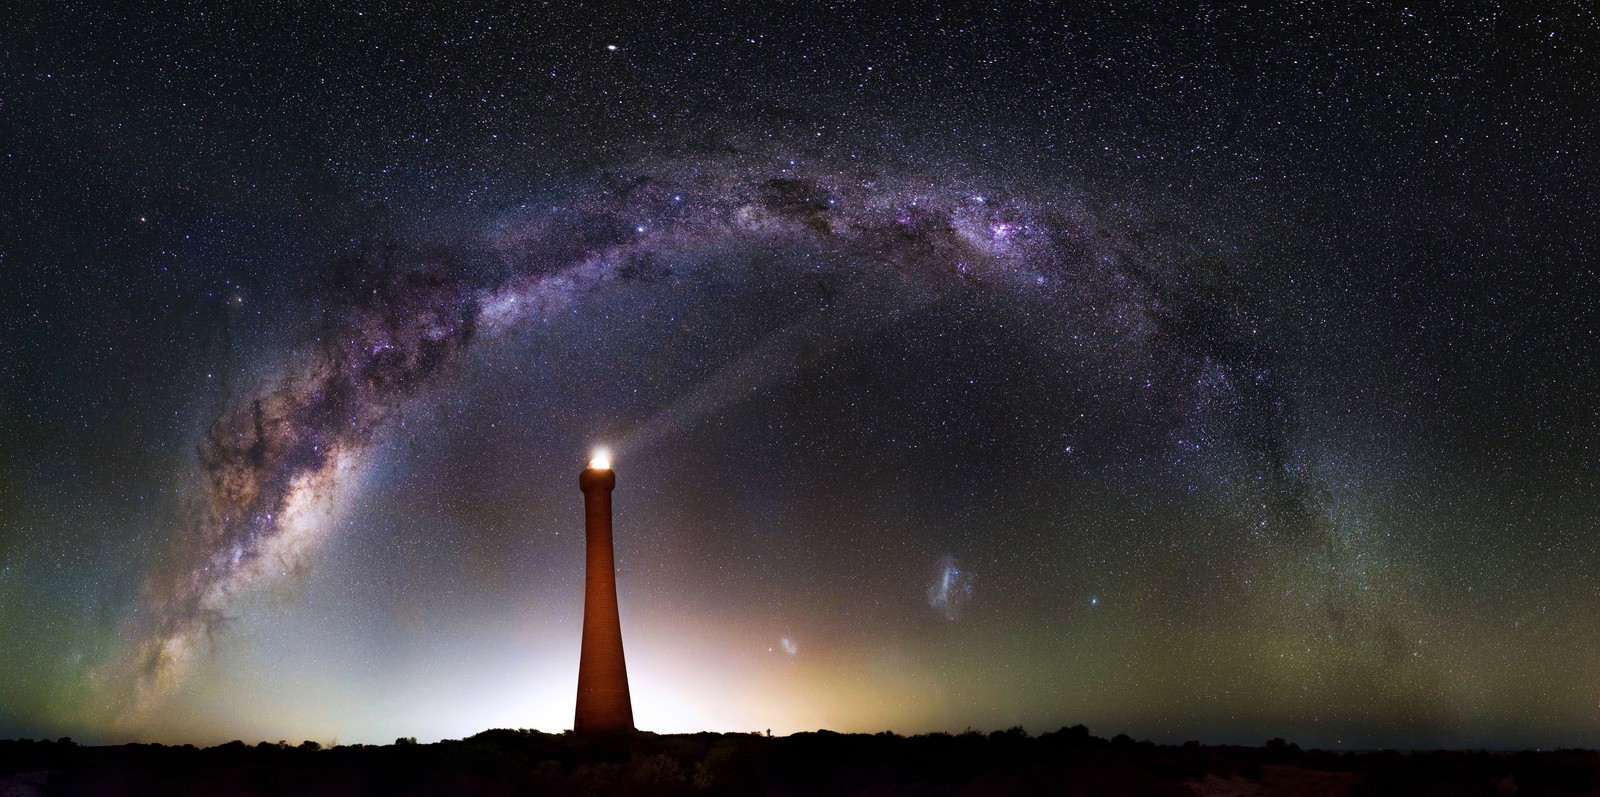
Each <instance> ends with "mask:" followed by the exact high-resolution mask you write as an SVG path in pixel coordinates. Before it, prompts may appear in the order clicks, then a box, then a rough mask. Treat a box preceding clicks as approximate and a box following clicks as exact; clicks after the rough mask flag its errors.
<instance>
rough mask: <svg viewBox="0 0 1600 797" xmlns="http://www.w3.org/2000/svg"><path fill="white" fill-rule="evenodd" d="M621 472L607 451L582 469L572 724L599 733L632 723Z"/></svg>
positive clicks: (630, 725)
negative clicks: (618, 492)
mask: <svg viewBox="0 0 1600 797" xmlns="http://www.w3.org/2000/svg"><path fill="white" fill-rule="evenodd" d="M616 486H617V475H616V473H614V472H612V470H611V457H610V456H609V455H608V454H606V453H605V452H604V451H601V452H599V453H597V454H596V455H595V457H594V458H593V459H592V460H590V461H589V467H588V468H586V469H585V470H584V471H583V472H582V473H580V474H578V489H579V490H581V491H583V531H584V546H585V548H584V550H585V554H584V587H583V649H582V652H581V653H580V654H579V656H578V707H577V711H576V712H575V714H574V717H573V720H572V729H573V730H574V731H576V732H578V733H599V732H601V731H609V730H614V729H616V728H627V729H628V730H632V729H633V700H632V699H631V698H630V697H629V695H628V667H627V664H626V663H625V662H624V661H623V658H622V619H621V617H620V615H619V614H618V612H617V567H616V557H615V556H614V555H613V552H612V544H611V491H612V490H613V489H614V488H615V487H616Z"/></svg>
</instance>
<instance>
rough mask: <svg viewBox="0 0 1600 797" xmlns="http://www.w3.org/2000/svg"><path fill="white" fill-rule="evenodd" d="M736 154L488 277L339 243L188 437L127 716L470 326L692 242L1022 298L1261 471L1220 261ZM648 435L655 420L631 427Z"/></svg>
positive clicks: (700, 395) (631, 187) (515, 252)
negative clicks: (181, 503)
mask: <svg viewBox="0 0 1600 797" xmlns="http://www.w3.org/2000/svg"><path fill="white" fill-rule="evenodd" d="M758 160H759V159H755V158H751V159H746V160H740V161H739V162H737V163H734V164H728V163H723V164H719V165H717V166H716V167H715V168H713V167H712V166H710V165H708V164H707V163H705V162H704V159H701V160H699V161H695V160H680V161H673V162H665V163H655V164H648V165H638V166H637V167H636V168H635V169H634V170H632V174H631V175H629V176H617V175H615V174H613V175H608V176H605V177H602V178H597V179H596V180H594V181H593V183H592V184H591V185H590V186H588V188H587V189H584V190H577V191H573V192H572V193H571V197H572V198H571V200H570V201H568V202H565V203H562V204H559V205H551V206H548V207H544V208H540V209H537V210H535V211H530V212H529V214H528V215H525V216H523V217H521V218H520V219H517V220H515V221H514V222H513V223H510V224H507V225H504V226H503V227H502V228H500V229H499V230H498V231H497V232H496V233H494V234H493V236H492V239H491V241H490V243H491V246H492V248H493V249H494V251H496V252H497V253H498V255H499V256H500V257H501V259H502V260H503V262H504V265H505V271H504V272H503V273H502V274H501V276H500V277H498V278H497V279H496V280H495V281H494V284H490V285H485V284H480V283H479V282H477V281H476V280H475V279H474V278H472V277H470V276H467V271H466V270H464V269H459V268H455V267H453V265H452V261H451V257H450V256H449V254H448V253H443V254H439V253H435V255H434V256H431V257H425V258H421V261H420V262H414V263H413V264H412V265H406V266H398V265H395V261H396V260H403V258H394V257H391V256H379V255H374V254H371V253H369V254H368V255H367V256H365V257H363V258H361V261H362V262H359V263H357V264H356V267H355V268H353V269H349V271H350V273H349V274H347V275H346V276H347V277H348V279H346V282H347V283H348V284H347V287H349V288H351V290H349V291H348V296H349V297H350V298H349V299H348V301H347V302H346V306H344V307H341V308H339V309H338V316H337V317H338V319H339V320H337V321H336V322H335V323H334V324H333V327H332V329H331V330H329V331H328V332H327V333H326V334H324V335H323V336H322V338H321V345H320V347H319V349H318V350H317V351H316V353H315V354H314V355H312V356H311V357H309V358H308V360H307V362H305V363H304V364H302V365H301V366H299V367H297V368H295V369H293V370H292V371H291V372H290V373H289V375H288V376H286V377H285V378H283V379H282V380H281V381H280V382H279V383H277V384H276V385H275V386H274V387H272V388H270V389H267V390H264V391H262V392H260V393H259V394H258V395H255V396H254V397H251V398H249V399H247V400H245V401H242V402H240V403H238V404H236V405H235V406H233V407H232V408H230V409H229V410H228V411H226V412H225V413H224V414H222V415H221V416H220V417H219V418H217V419H216V420H215V421H214V423H213V424H212V425H211V426H210V428H209V430H208V431H207V433H206V434H205V436H204V439H203V441H202V442H201V444H200V447H199V461H200V464H201V466H202V470H203V474H204V480H205V481H204V484H203V489H202V497H201V498H200V500H199V502H198V505H197V506H196V507H195V508H194V509H193V510H192V511H191V512H190V515H189V517H188V520H187V523H186V525H185V529H184V533H183V534H182V535H181V539H180V542H179V544H178V545H179V549H178V550H177V551H175V552H174V555H173V557H172V561H171V563H170V564H169V566H167V567H166V568H164V569H162V570H161V571H159V572H158V573H157V574H155V575H153V576H152V577H151V578H150V579H149V580H148V582H147V584H146V586H145V593H144V597H143V600H142V603H141V607H140V610H139V611H138V612H136V614H135V616H134V618H133V619H132V620H130V624H129V626H128V627H129V629H130V630H129V631H128V637H129V639H130V640H132V641H131V642H130V645H129V650H128V652H127V653H126V655H125V656H124V660H123V661H122V664H121V666H119V667H117V668H115V674H114V677H113V679H112V680H113V682H114V683H115V684H116V688H117V690H118V691H119V692H121V693H123V694H124V696H125V698H126V700H125V704H126V705H127V706H128V710H129V712H130V715H133V716H137V715H138V714H139V713H141V712H142V711H143V710H145V709H147V708H148V707H150V706H151V705H152V704H153V703H155V702H157V701H159V700H160V699H161V698H162V697H163V696H165V695H166V694H168V693H169V692H170V691H171V689H172V688H173V687H174V686H175V685H177V684H178V683H180V682H181V680H182V678H183V676H184V674H185V672H186V671H187V669H188V667H189V666H190V665H191V664H192V663H193V660H194V658H195V657H196V656H197V655H198V653H199V652H200V651H201V650H203V649H204V646H205V644H206V642H207V640H208V639H209V638H210V637H211V636H212V634H213V633H214V632H215V631H216V630H217V629H218V628H219V627H220V625H221V623H222V621H223V618H224V616H225V613H226V611H227V610H228V608H229V607H230V605H231V604H232V602H233V600H234V598H235V597H236V595H237V594H238V593H239V592H240V590H242V589H243V588H245V587H247V586H249V585H251V584H253V583H256V582H258V581H260V580H262V579H264V578H270V577H272V575H273V574H274V573H276V572H278V571H280V570H281V569H283V567H284V566H285V563H290V564H293V563H296V562H298V561H300V560H301V559H302V558H303V556H304V551H305V550H306V549H307V546H308V545H309V542H310V540H311V539H312V538H313V537H314V536H315V535H316V533H317V532H318V529H319V524H318V523H317V522H316V519H315V518H314V517H313V514H314V511H313V510H314V509H315V508H316V507H317V506H319V505H320V504H322V503H325V501H326V499H327V496H328V495H329V494H330V493H331V491H332V490H333V489H334V488H336V487H338V485H339V484H340V481H341V478H342V477H343V474H344V473H345V471H346V469H347V468H349V467H350V466H351V465H352V463H355V462H357V461H359V459H360V457H361V455H362V454H363V452H364V451H365V450H366V449H367V448H368V447H369V445H370V444H371V443H372V442H373V441H374V439H375V438H376V436H377V435H379V434H380V433H381V431H382V430H383V428H384V427H385V423H386V421H388V420H389V419H390V418H391V417H392V416H393V415H394V414H395V413H396V411H397V410H398V408H399V407H400V406H401V404H402V403H403V402H405V401H406V400H408V399H410V398H412V397H415V396H418V395H420V394H422V393H424V392H425V391H426V390H427V389H428V388H429V387H430V386H431V385H434V384H436V383H437V382H438V381H440V379H441V377H442V375H443V374H444V373H445V372H446V371H447V368H448V366H449V365H450V364H451V363H453V362H455V361H456V360H457V359H458V358H459V357H460V355H461V353H462V352H463V350H465V349H467V348H468V347H469V346H471V345H472V343H473V341H474V340H475V339H478V338H481V337H484V336H486V335H493V334H495V333H496V332H499V331H501V330H505V329H509V328H513V327H515V326H517V325H519V324H523V323H529V322H534V321H537V320H538V319H541V318H545V317H548V316H549V315H550V314H552V313H555V312H558V311H560V310H562V309H563V308H567V307H570V306H571V305H572V304H573V303H575V302H581V301H584V300H585V298H586V297H588V296H591V295H593V293H594V292H595V291H597V290H602V289H604V287H605V286H606V285H608V284H614V283H624V282H640V281H648V280H649V279H650V278H651V276H650V275H651V274H652V273H653V271H652V269H654V268H657V266H655V265H653V264H655V263H656V262H658V260H659V258H660V257H661V256H663V255H670V254H671V253H674V252H684V251H689V250H692V249H694V248H695V247H702V246H712V245H719V244H722V243H727V242H733V243H734V244H736V245H747V244H755V243H779V244H782V243H785V242H792V243H793V244H795V245H796V246H811V247H827V248H830V249H833V250H838V251H842V252H844V253H845V254H846V255H848V256H849V257H850V258H852V259H857V260H859V261H860V262H863V263H871V264H875V267H878V268H887V269H889V270H891V271H892V272H893V273H895V274H897V275H898V276H899V278H900V280H901V281H902V283H903V284H905V285H908V286H912V287H914V288H915V289H916V291H918V292H920V293H922V294H924V295H930V296H939V295H948V294H952V293H956V292H959V291H962V290H966V289H968V288H969V287H970V286H973V285H984V286H990V287H992V288H994V289H997V290H1002V291H1004V290H1012V291H1026V292H1034V293H1040V294H1043V295H1045V296H1046V297H1047V298H1048V299H1049V300H1050V301H1052V302H1054V303H1055V304H1056V306H1058V307H1059V308H1060V310H1059V311H1060V312H1061V313H1063V314H1067V315H1071V316H1073V317H1075V318H1077V319H1079V320H1080V321H1082V322H1083V323H1085V324H1087V325H1088V326H1089V327H1091V328H1092V329H1094V330H1095V331H1096V334H1099V335H1101V336H1103V337H1104V338H1105V342H1104V343H1103V344H1102V345H1104V346H1106V347H1110V348H1112V349H1115V350H1117V351H1122V352H1127V353H1129V354H1130V356H1134V355H1136V356H1138V357H1142V358H1144V360H1145V361H1147V362H1155V363H1160V364H1163V367H1164V368H1165V369H1166V370H1165V371H1164V372H1162V373H1151V374H1148V378H1150V379H1153V380H1154V381H1156V382H1159V384H1156V385H1153V387H1154V388H1155V389H1157V390H1159V391H1162V392H1163V395H1164V398H1163V399H1162V400H1161V401H1162V402H1164V403H1165V404H1167V405H1170V406H1171V407H1173V408H1176V411H1177V412H1178V413H1179V414H1180V415H1183V414H1185V413H1192V412H1193V410H1195V409H1196V408H1199V409H1202V410H1203V409H1205V408H1208V407H1209V408H1212V409H1213V410H1215V412H1214V413H1213V414H1218V415H1221V416H1226V418H1228V419H1231V420H1228V421H1227V422H1226V423H1225V424H1224V425H1225V426H1227V428H1228V430H1229V434H1231V435H1233V437H1234V438H1236V440H1237V441H1238V445H1237V446H1236V448H1237V450H1240V451H1243V452H1246V456H1247V457H1250V458H1254V459H1255V460H1258V461H1259V463H1258V464H1262V467H1261V471H1262V472H1264V473H1267V474H1274V473H1278V472H1281V471H1282V468H1281V463H1282V459H1283V456H1284V454H1283V451H1282V448H1283V437H1284V432H1283V429H1282V427H1283V426H1284V424H1285V420H1284V416H1285V415H1286V409H1285V408H1284V406H1283V402H1282V400H1281V399H1280V398H1279V397H1278V395H1277V391H1276V390H1275V389H1274V388H1273V379H1274V376H1273V374H1272V373H1271V369H1270V368H1269V365H1270V363H1268V362H1267V358H1266V356H1265V355H1264V354H1263V353H1262V352H1261V350H1260V349H1259V348H1257V347H1255V346H1254V345H1253V344H1251V343H1250V342H1249V340H1250V338H1249V336H1248V335H1246V334H1244V333H1243V332H1242V331H1241V330H1245V329H1249V328H1251V327H1253V326H1255V325H1257V324H1258V323H1259V322H1258V320H1257V319H1255V318H1254V317H1253V316H1252V315H1251V314H1250V312H1249V311H1248V309H1247V308H1245V306H1244V305H1243V304H1242V303H1240V302H1239V301H1236V299H1235V297H1234V296H1233V295H1232V294H1231V293H1230V291H1231V286H1230V285H1228V284H1227V276H1226V273H1225V272H1226V269H1224V268H1221V267H1219V266H1218V265H1217V264H1216V263H1215V262H1212V261H1208V260H1207V259H1206V258H1204V257H1196V256H1193V254H1192V252H1189V251H1187V250H1186V248H1185V246H1183V245H1181V244H1182V243H1183V242H1182V241H1180V240H1178V239H1177V238H1172V237H1168V238H1161V237H1159V236H1157V237H1156V238H1150V237H1149V236H1148V235H1146V234H1145V233H1140V232H1138V231H1135V230H1130V229H1127V228H1126V227H1125V226H1122V225H1119V224H1117V223H1107V222H1105V221H1102V220H1100V219H1097V218H1095V217H1094V215H1093V214H1092V213H1090V212H1088V211H1086V210H1084V209H1083V208H1082V207H1081V206H1079V205H1078V204H1077V203H1076V202H1074V201H1071V200H1069V199H1066V198H1062V197H1038V196H1027V195H1024V194H1023V193H1022V192H1017V191H1011V190H1009V186H1007V185H1004V184H998V185H997V184H982V183H981V181H978V180H956V179H950V178H948V177H947V175H940V174H936V173H932V172H930V173H925V174H897V175H887V174H883V173H876V172H872V171H868V170H865V169H860V168H856V167H854V166H853V165H845V166H818V165H814V164H813V165H800V166H796V165H795V164H794V163H793V162H792V161H788V160H786V159H777V158H774V159H772V160H771V163H770V165H762V164H759V163H757V162H756V161H758ZM930 174H931V175H932V176H930ZM1141 236H1144V237H1141ZM870 311H871V308H870V307H868V308H866V309H863V310H862V312H870ZM735 370H737V369H735ZM1237 386H1243V387H1237ZM728 392H729V391H726V390H720V389H719V388H718V387H717V386H716V385H715V384H713V385H711V386H709V387H702V389H700V390H699V391H696V392H694V393H692V394H691V396H690V399H691V400H690V401H688V402H687V404H685V402H680V405H681V406H678V407H676V408H669V410H668V411H667V412H666V413H664V414H665V415H666V416H668V417H669V420H670V419H671V418H673V417H676V418H677V419H678V421H675V422H681V421H682V420H683V418H684V417H686V416H694V415H695V414H697V413H701V412H704V411H705V408H706V406H707V405H713V404H716V403H719V402H722V401H725V400H726V397H721V396H719V393H728ZM1202 416H1203V413H1202V414H1201V415H1195V416H1194V417H1186V418H1185V419H1184V420H1183V423H1187V424H1189V425H1190V426H1191V427H1195V428H1194V429H1191V432H1190V433H1189V436H1190V437H1192V436H1193V435H1194V434H1207V433H1214V432H1215V429H1216V426H1217V424H1216V423H1214V422H1213V421H1212V420H1208V419H1207V418H1206V417H1202ZM689 420H691V421H692V417H690V418H689ZM1208 429H1209V430H1211V431H1210V432H1208V431H1207V430H1208ZM658 434H660V429H659V424H657V428H654V429H652V428H650V427H648V426H647V427H646V428H644V429H641V430H638V431H637V432H636V433H635V435H634V437H635V438H637V439H640V440H642V439H644V438H649V437H651V436H652V435H658Z"/></svg>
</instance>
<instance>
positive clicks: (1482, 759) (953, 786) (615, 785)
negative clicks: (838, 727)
mask: <svg viewBox="0 0 1600 797" xmlns="http://www.w3.org/2000/svg"><path fill="white" fill-rule="evenodd" d="M13 794H15V795H29V794H42V795H56V794H69V795H144V794H151V795H154V794H160V795H189V794H195V795H199V794H206V795H212V794H230V795H277V794H294V795H335V794H337V795H348V794H374V795H407V794H481V795H499V794H519V795H522V794H552V795H569V794H570V795H607V794H644V795H678V794H696V795H701V794H703V795H722V794H771V795H801V794H862V795H865V794H873V795H901V794H907V795H909V794H918V795H920V794H927V795H964V796H965V795H989V794H1118V795H1196V794H1199V795H1211V796H1215V797H1221V795H1289V794H1294V795H1307V794H1350V795H1476V794H1482V795H1508V794H1515V795H1523V796H1526V795H1575V794H1591V795H1592V794H1600V752H1596V751H1593V750H1557V751H1554V752H1520V753H1497V752H1451V751H1440V752H1414V753H1399V752H1394V751H1381V752H1368V753H1330V752H1323V751H1316V750H1311V751H1302V750H1301V749H1300V748H1299V747H1297V746H1296V745H1293V744H1288V743H1285V742H1283V741H1282V740H1279V739H1274V740H1272V741H1271V742H1269V743H1268V744H1267V745H1266V746H1265V747H1259V748H1250V747H1234V746H1222V747H1213V746H1204V745H1200V744H1198V743H1195V742H1190V743H1188V744H1185V745H1183V746H1181V747H1173V746H1159V745H1155V744H1152V743H1150V742H1136V741H1134V740H1132V739H1129V738H1128V737H1126V736H1118V737H1116V738H1114V739H1112V740H1110V741H1107V740H1104V739H1099V738H1096V737H1094V736H1091V735H1090V734H1089V731H1088V729H1086V728H1084V727H1083V726H1081V725H1080V726H1075V727H1073V728H1063V729H1061V730H1059V731H1055V732H1053V733H1045V734H1042V735H1040V736H1029V735H1028V734H1027V733H1025V732H1024V731H1023V730H1022V729H1021V728H1013V729H1011V730H1008V731H996V732H994V733H990V734H981V733H977V732H974V731H969V732H966V733H963V734H959V735H954V736H952V735H949V734H930V735H926V736H914V737H903V736H896V735H893V734H889V733H880V734H877V735H873V736H869V735H864V734H855V735H845V734H837V733H832V732H829V731H819V732H817V733H801V734H795V735H793V736H787V737H778V738H766V737H761V736H756V735H747V734H715V733H701V734H693V735H685V736H658V735H655V734H650V733H614V734H606V735H600V736H593V737H582V736H574V735H571V734H559V735H557V734H546V733H540V732H537V731H513V730H492V731H484V732H483V733H480V734H477V735H476V736H473V737H471V738H468V739H465V740H462V741H453V740H451V741H443V742H439V743H437V744H417V743H415V742H414V741H411V740H409V739H399V740H396V743H395V744H392V745H386V746H382V747H376V746H369V745H348V746H339V747H333V748H328V749H322V748H320V747H319V746H318V745H317V744H316V743H314V742H305V743H303V744H301V745H299V746H292V745H288V744H286V743H282V742H279V743H277V744H273V743H269V742H262V743H260V744H257V745H254V746H248V745H246V744H244V743H243V742H238V741H235V742H229V743H228V744H224V745H219V746H217V747H211V748H205V749H199V748H195V747H193V746H189V745H185V746H182V747H167V746H162V745H146V744H129V745H120V746H114V747H81V746H78V745H76V744H74V743H73V742H72V741H71V740H70V739H62V740H59V741H54V742H51V741H29V740H20V741H0V795H13Z"/></svg>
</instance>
